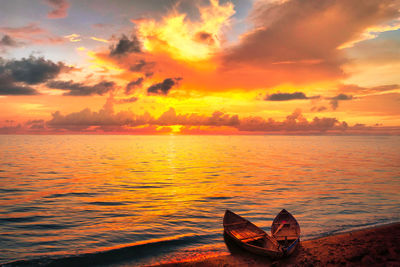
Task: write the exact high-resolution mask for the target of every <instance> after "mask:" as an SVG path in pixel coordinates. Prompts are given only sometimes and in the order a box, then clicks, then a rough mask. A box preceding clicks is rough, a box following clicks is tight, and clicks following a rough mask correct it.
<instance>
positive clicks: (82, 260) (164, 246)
mask: <svg viewBox="0 0 400 267" xmlns="http://www.w3.org/2000/svg"><path fill="white" fill-rule="evenodd" d="M214 235H215V234H204V235H198V234H184V235H177V236H172V237H164V238H159V239H151V240H146V241H141V242H137V243H133V244H129V245H124V246H119V247H111V248H105V249H103V250H102V251H94V252H88V253H84V254H78V255H67V256H65V255H63V256H53V257H41V258H35V259H26V260H17V261H12V262H8V263H5V264H4V265H2V266H10V267H11V266H47V267H51V266H61V267H63V266H98V265H102V266H104V265H109V264H124V263H125V264H127V263H130V264H132V263H137V262H138V261H141V260H143V259H145V258H154V257H156V256H159V255H161V254H163V253H170V252H173V251H175V250H177V249H178V248H180V247H183V246H188V245H190V244H195V243H197V242H199V241H201V240H204V239H208V238H212V237H214Z"/></svg>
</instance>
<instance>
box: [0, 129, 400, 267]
mask: <svg viewBox="0 0 400 267" xmlns="http://www.w3.org/2000/svg"><path fill="white" fill-rule="evenodd" d="M399 192H400V137H399V136H125V135H117V136H113V135H106V136H99V135H69V136H68V135H67V136H65V135H62V136H55V135H53V136H27V135H2V136H0V264H1V263H7V262H13V261H20V262H19V263H21V264H22V263H23V262H21V261H25V262H24V263H29V264H32V265H36V264H54V265H62V264H66V265H84V266H87V265H92V264H94V265H106V266H127V265H134V266H136V265H139V266H140V265H147V264H155V263H160V262H161V263H163V262H171V261H180V260H187V259H197V258H202V257H208V256H211V255H221V254H227V253H229V252H228V250H227V248H226V246H225V244H224V241H223V236H222V217H223V214H224V212H225V210H226V209H231V210H232V211H234V212H236V213H238V214H240V215H242V216H244V217H246V218H248V219H250V220H251V221H252V222H254V223H255V224H256V225H258V226H260V227H261V228H263V229H265V230H266V231H270V226H271V223H272V220H273V218H274V217H275V215H276V214H277V213H278V212H279V211H280V210H281V209H282V208H285V209H287V210H288V211H290V212H291V213H292V214H293V215H294V216H295V217H296V218H297V220H298V222H299V224H300V227H301V231H302V240H306V239H311V238H316V237H321V236H325V235H329V234H332V233H337V232H341V231H348V230H352V229H356V228H363V227H367V226H372V225H378V224H384V223H389V222H395V221H400V194H399Z"/></svg>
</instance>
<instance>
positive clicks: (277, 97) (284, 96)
mask: <svg viewBox="0 0 400 267" xmlns="http://www.w3.org/2000/svg"><path fill="white" fill-rule="evenodd" d="M296 99H309V97H307V96H306V95H305V94H304V93H302V92H295V93H276V94H272V95H267V96H266V97H265V100H268V101H288V100H296Z"/></svg>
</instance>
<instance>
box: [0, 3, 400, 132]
mask: <svg viewBox="0 0 400 267" xmlns="http://www.w3.org/2000/svg"><path fill="white" fill-rule="evenodd" d="M0 5H1V8H0V134H69V133H83V134H86V133H87V134H389V135H391V134H396V135H397V134H400V1H398V0H365V1H359V0H335V1H334V0H232V1H229V0H196V1H194V0H146V1H144V0H116V1H107V0H96V1H89V0H34V1H32V0H0Z"/></svg>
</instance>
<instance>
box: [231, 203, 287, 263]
mask: <svg viewBox="0 0 400 267" xmlns="http://www.w3.org/2000/svg"><path fill="white" fill-rule="evenodd" d="M223 225H224V232H225V234H226V235H228V236H229V237H230V238H231V239H232V240H233V241H235V243H236V244H237V245H239V246H240V247H242V248H244V249H245V250H247V251H249V252H252V253H255V254H258V255H266V256H269V257H271V258H280V257H282V256H283V255H284V251H283V250H282V249H281V248H280V246H279V243H278V242H277V241H276V240H275V239H274V238H271V237H270V236H269V235H268V234H267V233H266V232H265V231H263V230H262V229H260V228H259V227H257V226H255V225H254V224H253V223H251V222H250V221H248V220H246V219H244V218H242V217H240V216H239V215H237V214H235V213H233V212H232V211H230V210H227V211H226V212H225V216H224V221H223Z"/></svg>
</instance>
